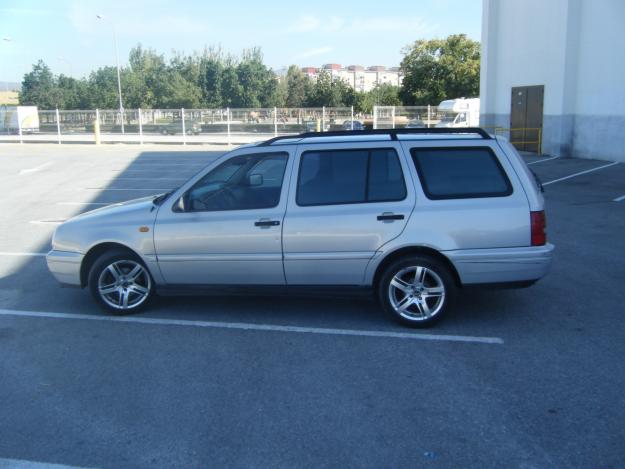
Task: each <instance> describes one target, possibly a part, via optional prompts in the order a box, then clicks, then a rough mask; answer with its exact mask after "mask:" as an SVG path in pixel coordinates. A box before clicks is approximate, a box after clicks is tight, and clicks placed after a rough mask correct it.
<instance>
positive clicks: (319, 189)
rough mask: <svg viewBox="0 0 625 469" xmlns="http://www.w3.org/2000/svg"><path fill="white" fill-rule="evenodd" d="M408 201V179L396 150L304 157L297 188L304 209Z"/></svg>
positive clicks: (331, 152) (316, 153)
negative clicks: (405, 176) (405, 199)
mask: <svg viewBox="0 0 625 469" xmlns="http://www.w3.org/2000/svg"><path fill="white" fill-rule="evenodd" d="M405 197H406V185H405V183H404V176H403V173H402V170H401V165H400V163H399V159H398V157H397V153H396V152H395V150H393V149H372V150H369V149H362V150H329V151H326V150H323V151H307V152H305V153H304V154H302V159H301V163H300V170H299V178H298V184H297V204H298V205H300V206H310V205H337V204H354V203H366V202H389V201H397V200H403V199H404V198H405Z"/></svg>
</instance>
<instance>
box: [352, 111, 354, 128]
mask: <svg viewBox="0 0 625 469" xmlns="http://www.w3.org/2000/svg"><path fill="white" fill-rule="evenodd" d="M352 130H354V106H352Z"/></svg>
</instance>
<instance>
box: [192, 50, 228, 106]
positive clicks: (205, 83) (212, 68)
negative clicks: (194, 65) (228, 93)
mask: <svg viewBox="0 0 625 469" xmlns="http://www.w3.org/2000/svg"><path fill="white" fill-rule="evenodd" d="M223 73H224V66H223V63H222V62H221V61H220V60H218V59H216V58H207V59H203V60H202V62H201V63H200V76H199V80H198V85H199V87H200V93H201V95H202V105H203V106H205V107H208V108H220V107H222V96H221V86H222V77H223Z"/></svg>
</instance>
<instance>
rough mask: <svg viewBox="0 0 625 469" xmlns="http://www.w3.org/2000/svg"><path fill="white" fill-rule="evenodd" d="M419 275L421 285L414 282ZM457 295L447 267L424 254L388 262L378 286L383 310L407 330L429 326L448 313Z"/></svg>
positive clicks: (418, 282) (452, 278)
mask: <svg viewBox="0 0 625 469" xmlns="http://www.w3.org/2000/svg"><path fill="white" fill-rule="evenodd" d="M418 269H421V270H418ZM413 270H414V273H413ZM418 273H419V274H420V275H422V276H421V277H420V280H422V282H421V281H417V282H415V279H416V277H417V274H418ZM396 276H397V278H396V279H395V282H394V285H393V286H392V287H391V281H393V280H394V278H395V277H396ZM441 290H442V294H441V293H440V292H441ZM456 293H457V287H456V283H455V281H454V277H453V275H452V273H451V272H450V271H449V268H448V267H447V266H446V265H445V264H443V263H442V262H440V261H439V260H438V259H435V258H433V257H430V256H425V255H424V256H410V257H406V258H403V259H399V260H397V261H395V262H393V263H391V264H390V265H389V266H388V267H387V268H386V269H385V270H384V272H383V274H382V276H381V277H380V281H379V283H378V298H379V301H380V304H381V306H382V308H383V309H384V311H385V312H386V313H387V314H389V315H390V316H391V317H392V318H393V319H395V320H396V321H399V322H400V323H401V324H403V325H406V326H409V327H429V326H431V325H432V324H434V323H436V322H437V321H439V320H440V319H441V318H443V317H444V316H445V315H446V314H447V313H448V311H449V309H450V308H451V306H452V304H453V301H454V298H455V296H456Z"/></svg>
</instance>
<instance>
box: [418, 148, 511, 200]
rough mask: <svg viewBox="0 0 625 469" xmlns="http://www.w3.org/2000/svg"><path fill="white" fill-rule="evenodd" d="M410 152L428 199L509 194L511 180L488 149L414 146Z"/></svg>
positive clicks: (502, 195)
mask: <svg viewBox="0 0 625 469" xmlns="http://www.w3.org/2000/svg"><path fill="white" fill-rule="evenodd" d="M410 153H411V155H412V160H413V161H414V164H415V166H416V168H417V172H418V173H419V179H420V180H421V185H422V187H423V191H424V192H425V195H426V196H427V197H428V199H435V200H440V199H464V198H478V197H505V196H508V195H510V194H512V186H511V184H510V180H509V179H508V177H507V176H506V173H505V172H504V170H503V168H502V167H501V164H500V163H499V161H498V160H497V157H496V156H495V155H494V153H493V152H492V150H491V149H490V148H466V147H464V148H427V149H425V148H413V149H412V150H411V151H410Z"/></svg>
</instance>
